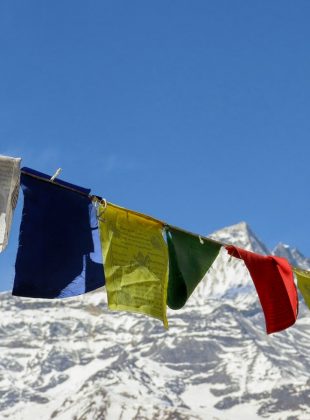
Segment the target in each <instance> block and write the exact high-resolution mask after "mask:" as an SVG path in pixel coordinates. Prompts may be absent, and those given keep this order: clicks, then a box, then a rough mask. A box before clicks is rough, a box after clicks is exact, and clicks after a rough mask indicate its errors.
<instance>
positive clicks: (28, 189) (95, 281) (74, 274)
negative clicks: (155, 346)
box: [12, 168, 105, 299]
mask: <svg viewBox="0 0 310 420" xmlns="http://www.w3.org/2000/svg"><path fill="white" fill-rule="evenodd" d="M21 187H22V190H23V193H24V207H23V213H22V221H21V226H20V234H19V248H18V253H17V258H16V264H15V271H16V273H15V279H14V287H13V292H12V293H13V295H16V296H25V297H33V298H50V299H52V298H65V297H70V296H76V295H80V294H83V293H86V292H89V291H91V290H94V289H97V288H99V287H101V286H103V285H104V283H105V282H104V271H103V264H102V253H101V246H100V238H99V230H98V222H97V214H96V208H95V207H94V206H93V204H92V201H91V200H90V198H89V197H88V194H89V193H90V190H89V189H86V188H82V187H78V186H76V185H73V184H69V183H67V182H64V181H61V180H58V179H57V180H55V181H53V182H50V176H48V175H46V174H43V173H41V172H37V171H34V170H32V169H28V168H23V169H22V175H21ZM64 187H65V188H64Z"/></svg>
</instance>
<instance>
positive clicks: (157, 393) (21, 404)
mask: <svg viewBox="0 0 310 420" xmlns="http://www.w3.org/2000/svg"><path fill="white" fill-rule="evenodd" d="M212 236H213V237H214V238H217V239H219V240H221V241H224V242H226V243H234V244H236V245H239V246H242V247H244V248H246V249H249V250H254V251H255V252H260V253H263V254H264V253H268V249H267V248H266V246H265V245H264V244H263V243H262V242H261V241H259V240H258V239H257V238H256V236H255V235H254V233H253V232H252V231H251V230H250V228H249V227H248V226H247V225H246V224H245V223H240V224H238V225H235V226H232V227H228V228H225V229H222V230H221V231H219V232H216V233H215V234H213V235H212ZM279 249H280V248H279V247H277V248H276V250H275V252H278V253H279V254H280V255H282V254H281V252H282V251H281V250H280V251H279ZM285 250H286V251H288V252H289V251H291V254H290V258H292V259H291V263H292V264H296V265H297V264H299V265H300V266H303V267H304V268H308V269H310V264H309V259H307V258H304V257H303V256H302V255H301V254H300V253H299V252H298V251H297V250H291V249H290V248H289V247H288V248H285ZM294 258H295V259H294ZM0 307H1V320H0V346H1V350H0V396H1V398H0V418H1V419H14V420H19V419H20V420H24V419H25V420H28V419H29V420H30V419H31V420H39V419H44V420H45V419H56V420H58V419H66V420H67V419H75V420H84V419H85V420H86V419H89V420H97V419H98V420H99V419H107V420H118V419H122V420H125V419H126V420H130V419H148V420H149V419H157V420H158V419H160V420H162V419H167V420H168V419H171V420H174V419H229V420H231V419H240V420H242V419H260V418H268V419H283V420H284V419H287V420H293V419H296V420H297V419H298V420H302V419H305V420H306V419H309V418H310V356H309V348H310V312H309V310H308V309H307V308H306V307H305V305H304V304H303V302H301V304H300V313H299V318H298V320H297V323H296V324H295V326H293V327H291V328H289V329H288V330H286V331H283V332H281V333H277V334H273V335H270V336H267V335H266V333H265V326H264V317H263V314H262V311H261V308H260V304H259V302H258V298H257V295H256V292H255V289H254V286H253V284H252V281H251V279H250V277H249V275H248V273H247V270H246V268H245V267H244V265H243V263H242V261H240V260H237V259H233V258H230V257H229V256H228V255H227V253H226V252H225V250H223V251H222V252H221V255H220V256H219V258H218V259H217V261H216V262H215V265H214V267H212V268H211V270H210V271H209V273H207V275H206V276H205V279H204V281H203V282H202V283H201V285H200V286H199V288H198V289H197V291H196V292H195V293H194V294H193V295H192V296H191V298H190V300H189V302H188V304H187V305H186V306H185V308H184V309H182V310H179V311H169V325H170V329H169V330H168V331H165V330H164V328H163V327H162V325H161V323H160V322H159V321H157V320H153V319H150V318H147V317H145V316H140V315H134V314H130V313H118V312H111V311H109V310H107V307H106V297H105V290H104V289H102V290H98V291H96V292H93V293H90V294H87V295H84V296H81V297H78V298H74V299H67V300H62V301H56V300H55V301H43V300H34V299H33V300H32V299H25V298H16V297H12V296H11V295H10V294H9V293H2V294H0Z"/></svg>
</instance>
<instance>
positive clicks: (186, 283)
mask: <svg viewBox="0 0 310 420" xmlns="http://www.w3.org/2000/svg"><path fill="white" fill-rule="evenodd" d="M166 234H167V244H168V250H169V280H168V293H167V303H168V306H169V308H171V309H180V308H182V307H183V306H184V305H185V303H186V301H187V300H188V298H189V297H190V295H191V294H192V293H193V291H194V290H195V288H196V287H197V285H198V283H199V282H200V281H201V280H202V278H203V277H204V275H205V274H206V272H207V271H208V270H209V268H210V267H211V265H212V264H213V262H214V260H215V259H216V257H217V256H218V253H219V251H220V249H221V245H220V244H218V243H216V242H214V241H211V240H208V239H202V238H198V237H197V236H195V235H192V234H190V233H187V232H183V231H180V230H177V229H174V228H171V227H167V228H166Z"/></svg>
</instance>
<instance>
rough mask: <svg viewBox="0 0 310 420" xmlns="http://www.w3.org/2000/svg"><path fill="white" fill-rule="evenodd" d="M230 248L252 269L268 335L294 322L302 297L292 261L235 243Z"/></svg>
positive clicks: (235, 255) (233, 253)
mask: <svg viewBox="0 0 310 420" xmlns="http://www.w3.org/2000/svg"><path fill="white" fill-rule="evenodd" d="M226 249H227V251H228V253H229V254H230V255H232V256H233V257H236V258H240V259H242V260H243V261H244V263H245V265H246V267H247V269H248V270H249V272H250V275H251V277H252V280H253V282H254V285H255V287H256V290H257V293H258V297H259V299H260V302H261V305H262V308H263V311H264V315H265V321H266V330H267V334H271V333H274V332H277V331H281V330H284V329H285V328H288V327H290V326H291V325H293V324H294V323H295V321H296V318H297V313H298V296H297V290H296V287H295V283H294V277H293V272H292V268H291V266H290V265H289V263H288V261H287V260H286V259H285V258H281V257H274V256H271V255H270V256H263V255H259V254H255V253H254V252H250V251H245V250H244V249H241V248H237V247H236V246H233V245H229V246H226Z"/></svg>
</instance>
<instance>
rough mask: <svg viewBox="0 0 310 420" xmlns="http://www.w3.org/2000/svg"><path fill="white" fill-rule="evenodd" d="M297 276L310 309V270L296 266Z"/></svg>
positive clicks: (299, 287)
mask: <svg viewBox="0 0 310 420" xmlns="http://www.w3.org/2000/svg"><path fill="white" fill-rule="evenodd" d="M294 273H295V274H296V277H297V286H298V289H299V290H300V292H301V294H302V296H303V298H304V299H305V302H306V304H307V306H308V308H309V309H310V271H305V270H301V269H299V268H294Z"/></svg>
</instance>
